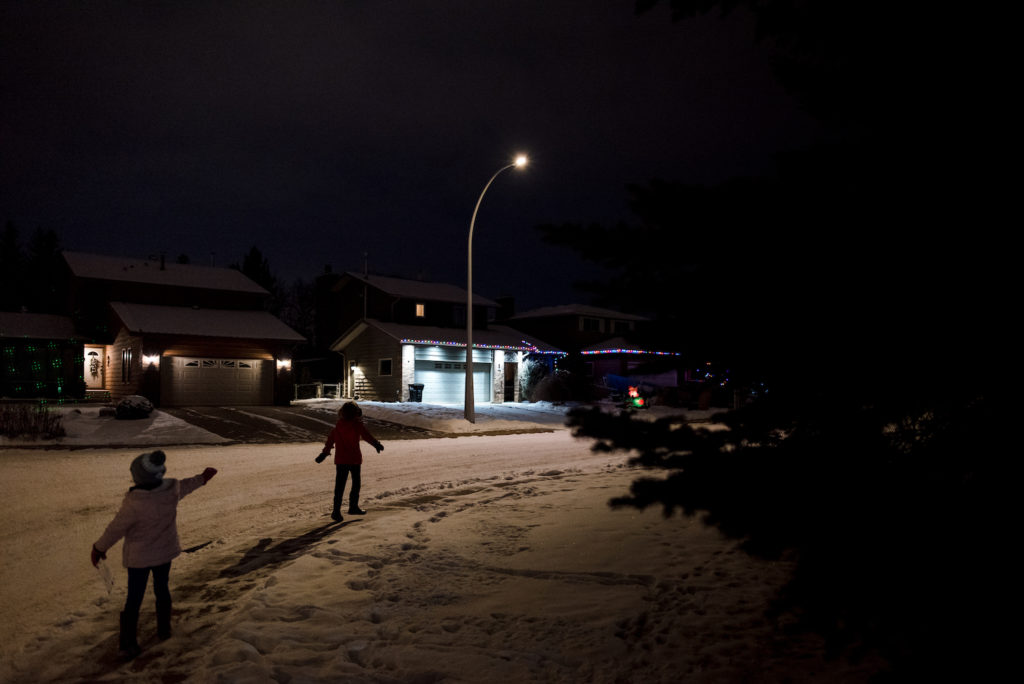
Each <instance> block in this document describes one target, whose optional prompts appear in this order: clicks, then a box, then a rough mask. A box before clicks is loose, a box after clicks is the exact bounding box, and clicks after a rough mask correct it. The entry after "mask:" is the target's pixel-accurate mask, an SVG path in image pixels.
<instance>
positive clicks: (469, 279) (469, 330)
mask: <svg viewBox="0 0 1024 684" xmlns="http://www.w3.org/2000/svg"><path fill="white" fill-rule="evenodd" d="M526 162H527V159H526V155H525V154H520V155H519V156H517V157H516V159H515V161H513V162H512V163H511V164H508V165H506V166H503V167H501V168H500V169H498V170H497V171H496V172H495V174H494V175H493V176H491V180H489V181H487V185H485V186H484V189H483V190H481V191H480V197H479V198H478V199H477V201H476V207H474V209H473V218H472V219H470V221H469V242H468V247H467V250H466V409H465V417H466V420H468V421H469V422H470V423H475V422H476V412H475V410H474V406H473V226H474V225H475V224H476V213H477V212H478V211H480V203H481V202H483V200H484V193H486V192H487V188H489V187H491V183H493V182H494V179H495V178H497V177H498V175H499V174H501V172H502V171H507V170H508V169H511V168H513V167H515V168H522V167H524V166H526Z"/></svg>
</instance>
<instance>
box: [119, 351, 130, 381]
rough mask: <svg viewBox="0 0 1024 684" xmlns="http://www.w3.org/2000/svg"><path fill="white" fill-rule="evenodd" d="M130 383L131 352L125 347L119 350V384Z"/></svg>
mask: <svg viewBox="0 0 1024 684" xmlns="http://www.w3.org/2000/svg"><path fill="white" fill-rule="evenodd" d="M131 381H132V350H131V347H125V348H124V349H122V350H121V382H131Z"/></svg>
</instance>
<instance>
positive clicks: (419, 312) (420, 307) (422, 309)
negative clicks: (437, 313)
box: [416, 304, 427, 318]
mask: <svg viewBox="0 0 1024 684" xmlns="http://www.w3.org/2000/svg"><path fill="white" fill-rule="evenodd" d="M426 315H427V305H426V304H417V305H416V318H423V317H424V316H426Z"/></svg>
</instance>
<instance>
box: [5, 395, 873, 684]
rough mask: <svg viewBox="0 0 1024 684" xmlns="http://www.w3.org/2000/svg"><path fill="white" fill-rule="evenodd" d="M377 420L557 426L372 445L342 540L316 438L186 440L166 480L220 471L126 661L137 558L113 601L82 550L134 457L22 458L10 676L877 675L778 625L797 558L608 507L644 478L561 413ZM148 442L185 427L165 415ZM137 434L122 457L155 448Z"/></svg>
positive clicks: (12, 563) (695, 678)
mask: <svg viewBox="0 0 1024 684" xmlns="http://www.w3.org/2000/svg"><path fill="white" fill-rule="evenodd" d="M318 408H323V409H329V407H326V406H324V407H318ZM363 408H364V411H365V412H366V414H367V415H375V412H377V411H380V412H385V411H390V413H389V415H388V416H387V417H386V419H388V420H396V421H400V420H405V421H425V423H427V424H429V425H427V424H424V426H427V427H432V428H433V429H441V430H442V431H444V432H449V433H452V432H460V431H461V432H466V431H472V430H478V429H479V426H480V425H481V424H482V423H483V422H486V421H488V420H491V421H514V422H515V423H517V427H518V428H522V427H523V425H525V424H531V425H537V426H545V427H547V428H551V429H553V430H552V431H546V432H538V433H535V434H504V435H498V436H479V435H467V436H464V437H460V438H457V439H451V438H438V439H417V440H396V441H391V442H387V443H385V450H384V451H383V452H382V453H381V454H376V453H373V451H372V450H371V449H365V450H364V458H365V464H364V468H363V500H362V503H363V507H364V508H366V509H367V510H368V511H369V513H368V515H366V516H365V517H352V516H346V518H345V520H344V521H343V522H341V523H333V522H332V521H331V520H330V518H329V517H328V516H327V512H328V508H329V504H330V496H331V489H332V484H333V468H331V466H330V465H329V464H326V463H325V464H321V465H317V464H316V463H314V461H313V457H314V456H315V455H316V453H317V452H318V451H319V446H320V445H319V443H310V444H285V445H256V446H252V445H231V446H218V445H217V444H216V443H210V442H207V441H205V440H207V439H208V438H209V433H205V435H204V434H202V431H200V432H198V433H194V434H193V433H189V435H190V436H191V437H192V438H193V439H194V441H193V444H192V445H190V446H178V447H174V448H173V449H168V476H169V477H182V476H189V475H193V474H196V473H198V472H200V471H201V470H202V469H203V468H204V467H206V466H214V467H216V468H218V469H219V470H220V473H219V474H218V475H217V477H215V478H214V479H213V480H212V481H211V482H210V483H209V485H207V486H206V487H204V488H201V489H200V490H199V491H197V492H195V493H194V494H192V495H190V496H189V497H188V498H186V499H184V500H183V501H182V503H181V506H180V509H179V522H178V526H179V530H180V532H181V537H182V544H183V546H184V547H185V548H186V549H188V552H186V553H184V554H182V556H181V557H179V558H178V559H177V560H176V561H175V562H174V564H173V567H172V571H171V589H172V593H173V595H174V599H175V603H174V629H175V632H174V636H173V637H172V638H171V639H170V640H168V641H166V642H162V643H161V642H156V641H154V640H153V632H154V631H155V623H154V619H153V615H152V611H153V606H152V599H151V597H147V599H146V603H145V604H144V607H143V614H142V620H141V627H140V639H141V640H142V641H143V643H144V646H145V647H146V650H145V652H144V653H143V655H142V656H140V657H139V658H138V659H136V660H135V661H132V662H131V663H126V664H122V663H119V662H117V661H116V660H115V659H114V658H113V655H114V653H115V651H116V633H117V614H118V612H119V610H120V607H121V605H122V603H123V601H124V587H125V577H126V575H125V571H124V569H123V568H121V567H120V562H119V561H120V549H121V546H120V544H119V545H117V546H115V547H114V549H113V550H112V551H111V552H110V553H109V557H110V560H111V563H110V566H111V569H112V570H113V572H114V576H115V588H114V590H113V592H112V593H111V594H109V595H108V594H107V592H106V590H105V588H104V586H103V584H102V582H101V579H100V577H99V574H98V573H97V572H96V571H95V570H94V569H93V568H92V566H91V565H90V563H89V560H88V556H89V548H90V545H91V544H92V542H93V541H95V539H96V538H97V537H98V536H99V535H100V533H101V532H102V530H103V528H104V527H105V526H106V524H107V522H109V520H110V518H111V517H112V516H113V514H114V512H115V511H116V510H117V507H118V505H119V503H120V500H121V498H122V496H123V494H124V492H125V491H126V490H127V488H128V486H129V485H130V480H129V473H128V464H129V462H130V460H131V459H132V458H133V457H134V456H135V455H136V454H137V453H138V452H139V451H140V448H126V449H122V448H118V449H113V448H108V447H102V446H99V447H96V448H76V449H70V450H68V449H53V448H51V449H38V448H35V449H23V448H18V447H16V446H12V445H7V446H6V448H3V449H0V501H2V502H3V503H2V504H0V505H2V510H3V521H4V525H3V528H2V531H0V548H2V549H3V561H2V564H0V604H2V605H3V607H4V620H3V622H2V625H0V661H2V662H0V681H3V682H22V681H26V682H27V681H32V682H75V681H80V682H94V681H135V682H176V681H190V682H191V681H195V682H222V681H223V682H291V683H297V682H323V681H345V682H381V683H383V682H484V681H487V682H493V681H501V682H641V681H643V682H678V681H687V682H723V681H725V682H731V681H735V682H739V681H782V680H788V681H794V682H825V681H828V682H834V681H851V682H852V681H864V680H865V679H866V678H867V673H869V672H870V671H871V670H872V664H871V663H862V664H861V665H858V666H853V665H850V664H848V663H845V662H842V661H830V660H826V659H825V658H824V656H823V654H822V649H821V644H820V643H818V642H817V640H815V639H813V638H799V639H798V638H795V637H792V636H790V635H789V634H788V633H787V632H786V631H785V630H784V627H785V624H784V623H780V622H779V621H777V620H772V619H768V618H766V617H765V616H764V609H765V607H766V606H767V605H768V602H769V600H770V598H771V596H772V594H773V592H774V590H775V589H776V588H777V586H778V585H779V584H780V583H781V582H783V581H784V580H785V578H786V575H787V573H788V571H789V568H788V567H787V566H786V565H785V564H780V563H776V564H770V563H764V562H760V561H755V560H753V559H750V558H749V557H747V556H746V555H745V554H743V553H742V552H740V551H738V550H737V549H736V545H735V544H734V543H732V542H729V541H726V540H723V539H721V538H720V537H719V535H718V534H717V533H716V532H715V531H713V530H709V529H706V528H704V527H703V526H701V525H700V524H699V523H698V522H696V521H694V520H691V519H687V518H680V517H678V516H677V517H674V518H671V519H667V520H666V519H664V518H663V517H662V516H661V514H660V511H655V510H648V511H644V512H638V511H634V510H612V509H610V508H609V507H608V505H607V501H608V499H610V498H611V497H613V496H616V495H620V494H623V493H625V492H626V491H627V490H628V486H629V483H630V482H631V481H632V480H633V479H635V478H636V477H638V476H640V475H641V474H642V473H641V472H639V471H636V470H634V469H631V468H629V467H627V466H626V465H625V460H626V455H624V454H602V453H594V452H592V451H591V450H590V443H589V442H588V441H585V440H576V439H574V438H573V437H572V435H571V434H570V433H569V431H568V430H565V429H562V428H561V427H560V425H561V421H562V420H563V418H562V413H563V412H564V409H563V408H562V407H553V406H548V407H543V406H540V407H532V408H527V407H523V405H519V410H522V411H534V412H535V413H534V414H532V415H530V416H529V417H528V419H527V418H526V417H523V416H521V417H520V418H512V417H511V416H510V415H501V416H498V415H494V414H492V415H491V416H490V417H489V418H487V417H478V422H477V424H476V427H467V426H469V424H468V423H465V421H462V424H460V423H459V421H460V420H461V411H459V410H457V409H454V408H451V407H449V408H447V409H446V408H444V407H430V406H428V405H408V404H390V405H383V404H382V405H372V404H363ZM398 412H401V413H404V414H405V415H403V416H399V415H397V413H398ZM453 412H454V413H456V414H458V415H451V414H452V413H453ZM502 412H503V411H500V410H499V411H496V413H502ZM480 413H486V412H485V411H481V410H480V408H478V414H480ZM648 415H650V414H648ZM165 417H166V418H168V419H169V418H170V416H165ZM378 417H385V416H384V415H379V416H378ZM86 419H87V417H86V418H83V421H84V420H86ZM119 422H120V423H122V424H124V425H132V424H133V423H134V424H135V425H136V428H135V429H139V428H138V424H137V423H135V422H133V421H119ZM154 423H155V421H154ZM75 424H76V421H75V420H74V419H73V420H71V421H69V422H67V423H66V427H67V428H68V430H69V435H68V437H67V438H66V439H68V440H82V441H79V442H77V443H75V442H65V443H66V444H74V445H75V446H79V447H80V446H83V445H86V444H96V442H95V441H89V440H95V439H97V437H96V436H95V433H96V432H97V430H96V429H93V430H92V433H93V436H91V437H89V438H88V439H87V438H86V436H85V435H84V434H80V433H76V430H77V428H75V427H74V426H75ZM496 424H497V423H492V426H493V425H496ZM107 429H108V430H113V429H114V428H113V427H108V428H107ZM116 429H118V430H121V429H125V430H127V429H129V428H128V427H122V426H117V428H116ZM145 429H146V430H147V431H149V435H148V438H152V437H154V436H156V435H161V436H163V435H166V434H167V433H166V430H173V429H178V430H179V431H188V430H192V428H191V427H190V426H187V425H185V424H182V425H176V424H175V423H174V420H173V419H171V420H170V421H168V422H167V423H166V424H164V423H161V425H160V427H159V429H154V428H153V427H152V425H150V426H148V427H146V428H145ZM503 429H511V428H509V427H508V426H505V427H504V428H503ZM107 437H109V432H108V433H107V434H106V435H104V438H107ZM126 437H128V436H127V435H118V436H117V439H112V440H111V441H112V442H113V443H118V444H125V443H130V444H139V445H140V446H141V445H146V446H154V444H153V443H152V442H150V441H146V440H145V439H143V437H142V436H140V435H137V436H136V437H135V438H137V439H139V440H140V441H138V442H125V441H123V439H125V438H126ZM175 437H176V438H181V437H182V435H181V434H180V432H179V433H178V434H175ZM175 441H177V442H178V443H180V441H179V439H176V440H175ZM876 667H877V665H876Z"/></svg>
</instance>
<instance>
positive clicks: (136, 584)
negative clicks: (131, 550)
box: [124, 563, 171, 631]
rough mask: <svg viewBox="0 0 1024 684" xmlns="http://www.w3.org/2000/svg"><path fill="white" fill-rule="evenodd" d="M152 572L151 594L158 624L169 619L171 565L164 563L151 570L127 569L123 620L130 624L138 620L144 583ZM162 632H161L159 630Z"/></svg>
mask: <svg viewBox="0 0 1024 684" xmlns="http://www.w3.org/2000/svg"><path fill="white" fill-rule="evenodd" d="M150 571H152V572H153V594H154V595H155V596H156V614H157V618H158V619H159V621H160V622H163V620H165V619H167V620H169V619H170V613H171V590H170V588H169V587H168V580H169V579H170V576H171V564H170V563H164V564H163V565H157V566H156V567H152V568H128V598H127V599H126V600H125V602H124V612H125V618H126V619H128V620H129V621H130V623H131V624H135V623H137V622H138V620H139V608H141V607H142V599H143V598H144V597H145V595H146V583H147V582H148V581H149V573H150ZM161 631H162V630H161Z"/></svg>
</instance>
